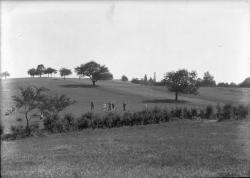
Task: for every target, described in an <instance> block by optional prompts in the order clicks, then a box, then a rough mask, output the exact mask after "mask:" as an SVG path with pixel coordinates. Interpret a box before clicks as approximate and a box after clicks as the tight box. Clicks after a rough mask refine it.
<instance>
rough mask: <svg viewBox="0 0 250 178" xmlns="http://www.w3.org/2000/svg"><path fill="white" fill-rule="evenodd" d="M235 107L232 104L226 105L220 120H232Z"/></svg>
mask: <svg viewBox="0 0 250 178" xmlns="http://www.w3.org/2000/svg"><path fill="white" fill-rule="evenodd" d="M232 114H233V106H232V104H225V105H224V106H223V108H222V116H221V118H220V120H228V119H231V118H232Z"/></svg>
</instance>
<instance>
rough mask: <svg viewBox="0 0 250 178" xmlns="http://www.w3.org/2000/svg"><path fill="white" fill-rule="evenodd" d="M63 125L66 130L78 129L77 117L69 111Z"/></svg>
mask: <svg viewBox="0 0 250 178" xmlns="http://www.w3.org/2000/svg"><path fill="white" fill-rule="evenodd" d="M62 122H63V126H64V129H65V130H66V131H71V130H76V129H77V124H76V120H75V117H74V116H73V115H72V114H71V113H67V114H65V115H64V117H63V119H62Z"/></svg>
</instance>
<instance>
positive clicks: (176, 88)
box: [165, 69, 198, 101]
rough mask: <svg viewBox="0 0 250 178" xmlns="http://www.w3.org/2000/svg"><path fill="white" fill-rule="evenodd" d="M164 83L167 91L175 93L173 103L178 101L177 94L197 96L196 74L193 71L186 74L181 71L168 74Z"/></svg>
mask: <svg viewBox="0 0 250 178" xmlns="http://www.w3.org/2000/svg"><path fill="white" fill-rule="evenodd" d="M165 81H166V84H167V86H168V89H169V91H173V92H175V101H177V100H178V94H179V93H189V94H197V93H198V85H197V73H196V72H195V71H192V72H188V71H187V70H186V69H181V70H178V71H176V72H168V73H167V74H166V76H165Z"/></svg>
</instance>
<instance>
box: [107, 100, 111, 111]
mask: <svg viewBox="0 0 250 178" xmlns="http://www.w3.org/2000/svg"><path fill="white" fill-rule="evenodd" d="M108 111H111V102H110V101H109V102H108Z"/></svg>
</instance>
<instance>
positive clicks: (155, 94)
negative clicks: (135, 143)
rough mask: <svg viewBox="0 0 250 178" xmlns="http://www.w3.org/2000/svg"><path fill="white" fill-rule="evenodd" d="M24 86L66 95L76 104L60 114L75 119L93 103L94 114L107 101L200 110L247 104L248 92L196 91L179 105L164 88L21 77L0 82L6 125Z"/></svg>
mask: <svg viewBox="0 0 250 178" xmlns="http://www.w3.org/2000/svg"><path fill="white" fill-rule="evenodd" d="M28 85H34V86H43V87H46V88H48V89H49V90H50V91H49V93H50V94H66V95H68V96H69V97H71V98H72V99H74V100H75V101H76V103H75V104H74V105H72V106H70V107H68V108H67V109H66V110H65V111H64V112H70V113H72V114H74V115H76V116H79V115H81V114H83V113H86V112H88V111H90V102H91V101H93V102H94V104H95V112H98V113H100V112H103V104H104V103H107V102H109V101H111V102H113V103H115V105H116V108H117V111H118V112H121V110H122V103H123V102H126V103H127V109H128V110H129V111H136V110H141V109H143V108H145V104H147V106H148V107H149V108H150V107H155V106H157V107H168V108H172V107H176V106H185V107H203V106H205V105H208V104H212V105H216V104H217V103H236V104H238V103H244V104H249V102H250V89H247V88H200V90H199V94H198V95H180V97H179V99H180V102H178V103H175V102H174V101H173V98H174V94H173V93H171V92H168V91H167V89H166V88H165V87H156V86H143V85H138V84H132V83H130V82H121V81H115V80H114V81H98V82H97V85H98V86H97V87H94V88H93V87H92V85H91V82H90V81H89V80H88V79H81V80H79V79H66V80H63V79H58V78H23V79H7V80H2V81H1V111H2V112H1V116H2V117H1V118H3V122H4V123H5V122H6V121H7V122H10V120H15V118H17V117H20V116H18V115H17V114H16V115H15V114H14V115H12V116H8V117H6V116H5V115H4V113H5V111H6V110H7V109H9V108H10V107H11V106H12V105H13V102H12V100H11V96H13V95H17V94H18V92H19V91H18V87H25V86H28Z"/></svg>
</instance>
